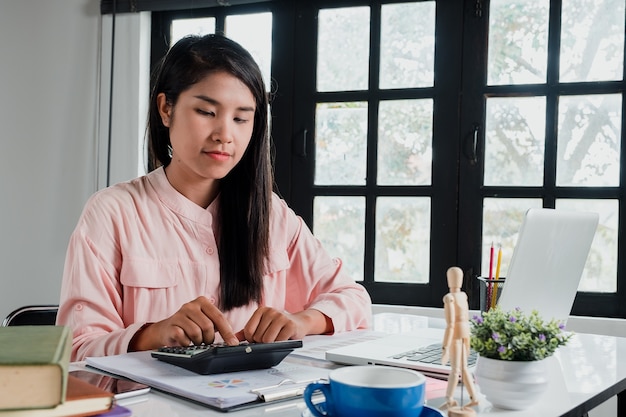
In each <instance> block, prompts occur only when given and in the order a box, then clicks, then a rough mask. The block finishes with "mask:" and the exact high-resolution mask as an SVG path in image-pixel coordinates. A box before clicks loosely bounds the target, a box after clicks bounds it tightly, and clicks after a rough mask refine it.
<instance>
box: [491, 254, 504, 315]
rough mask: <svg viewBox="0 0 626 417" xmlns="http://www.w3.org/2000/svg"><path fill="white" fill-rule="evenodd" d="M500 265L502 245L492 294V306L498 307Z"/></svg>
mask: <svg viewBox="0 0 626 417" xmlns="http://www.w3.org/2000/svg"><path fill="white" fill-rule="evenodd" d="M500 264H502V244H498V260H497V261H496V282H495V283H494V284H493V291H492V293H491V306H492V307H495V306H496V301H497V299H498V282H497V281H498V280H499V279H500Z"/></svg>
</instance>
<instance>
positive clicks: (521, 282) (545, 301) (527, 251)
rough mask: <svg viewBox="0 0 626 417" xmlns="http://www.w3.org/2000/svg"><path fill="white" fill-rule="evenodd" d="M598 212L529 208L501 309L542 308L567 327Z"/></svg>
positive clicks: (504, 287)
mask: <svg viewBox="0 0 626 417" xmlns="http://www.w3.org/2000/svg"><path fill="white" fill-rule="evenodd" d="M597 226H598V214H597V213H590V212H578V211H568V210H558V209H557V210H555V209H545V208H544V209H536V208H533V209H530V210H528V211H527V212H526V215H525V217H524V220H523V222H522V226H521V228H520V232H519V236H518V239H517V244H516V245H515V249H514V251H513V255H512V257H511V262H510V264H509V268H508V271H507V273H506V281H505V285H504V286H503V288H502V293H501V295H500V299H499V301H498V305H499V306H500V308H501V309H503V310H505V311H509V310H512V309H514V308H516V307H519V308H521V309H522V310H523V311H525V312H528V313H530V312H531V311H532V310H537V311H538V312H539V313H540V314H541V316H542V317H543V318H544V320H550V319H557V320H559V321H562V322H563V323H565V322H566V321H567V318H568V316H569V315H570V312H571V310H572V305H573V304H574V298H575V297H576V292H577V290H578V285H579V283H580V278H581V276H582V273H583V269H584V267H585V263H586V261H587V255H588V254H589V249H590V248H591V243H592V241H593V237H594V235H595V232H596V228H597Z"/></svg>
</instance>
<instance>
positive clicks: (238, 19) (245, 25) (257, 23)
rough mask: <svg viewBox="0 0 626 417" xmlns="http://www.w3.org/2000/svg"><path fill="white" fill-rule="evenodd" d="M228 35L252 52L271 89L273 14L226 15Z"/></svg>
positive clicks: (267, 85) (267, 86)
mask: <svg viewBox="0 0 626 417" xmlns="http://www.w3.org/2000/svg"><path fill="white" fill-rule="evenodd" d="M225 27H226V36H228V37H229V38H231V39H232V40H234V41H236V42H238V43H240V44H241V46H243V47H244V48H246V49H247V50H248V52H250V55H252V56H253V57H254V60H255V61H256V62H257V64H258V65H259V68H261V73H262V74H263V81H264V82H265V87H266V88H267V89H270V80H271V65H272V14H271V13H255V14H241V15H231V16H227V17H226V23H225Z"/></svg>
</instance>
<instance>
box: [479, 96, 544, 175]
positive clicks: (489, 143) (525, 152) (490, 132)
mask: <svg viewBox="0 0 626 417" xmlns="http://www.w3.org/2000/svg"><path fill="white" fill-rule="evenodd" d="M545 109H546V99H545V97H515V98H490V99H488V100H487V115H486V117H487V120H486V128H485V179H484V184H485V185H518V186H541V185H543V160H544V148H545V140H544V136H545V120H546V116H545Z"/></svg>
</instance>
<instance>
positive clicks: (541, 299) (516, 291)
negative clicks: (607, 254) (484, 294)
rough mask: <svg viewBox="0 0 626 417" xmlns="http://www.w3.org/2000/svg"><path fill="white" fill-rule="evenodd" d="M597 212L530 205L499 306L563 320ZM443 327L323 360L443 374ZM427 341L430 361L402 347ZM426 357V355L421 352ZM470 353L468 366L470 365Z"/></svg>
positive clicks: (420, 346) (338, 351) (354, 347)
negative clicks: (536, 207)
mask: <svg viewBox="0 0 626 417" xmlns="http://www.w3.org/2000/svg"><path fill="white" fill-rule="evenodd" d="M597 225H598V214H597V213H589V212H578V211H566V210H554V209H543V208H542V209H530V210H528V211H527V212H526V214H525V216H524V219H523V221H522V226H521V228H520V231H519V235H518V239H517V243H516V245H515V248H514V250H513V254H512V257H511V262H510V264H509V268H508V271H507V274H506V275H507V276H506V283H505V285H504V286H503V289H502V291H501V294H500V299H499V301H498V305H499V306H500V307H501V308H502V309H503V310H505V311H508V310H512V309H514V308H516V307H520V308H521V309H522V310H524V311H528V312H530V311H531V310H533V309H534V310H537V311H539V313H540V314H541V315H542V317H544V318H545V319H551V318H554V319H557V320H560V321H563V322H564V323H565V322H566V320H567V317H568V316H569V314H570V312H571V309H572V305H573V303H574V298H575V297H576V291H577V289H578V285H579V283H580V278H581V276H582V272H583V268H584V266H585V263H586V260H587V256H588V254H589V250H590V248H591V243H592V241H593V237H594V235H595V231H596V228H597ZM443 335H444V329H437V328H425V329H424V330H423V331H420V332H419V334H417V333H410V334H393V335H388V336H383V337H381V338H379V339H376V340H370V341H365V342H359V343H354V344H351V345H347V346H342V347H338V348H335V349H331V350H328V351H327V352H326V359H327V360H330V361H333V362H337V363H343V364H348V365H367V364H376V365H391V366H400V367H405V368H411V369H415V370H418V371H420V372H422V373H424V374H426V375H431V376H439V377H442V376H446V377H447V375H448V374H449V373H450V366H449V365H442V364H441V361H440V360H438V357H439V354H440V353H441V342H442V340H443ZM429 346H431V347H432V348H433V349H434V352H435V353H437V356H429V357H430V358H431V359H430V362H428V360H427V361H426V362H424V361H422V360H413V359H409V358H408V356H407V353H408V352H412V351H419V352H421V351H422V350H425V349H426V348H427V347H429ZM421 356H428V355H421ZM473 359H474V358H472V357H470V358H468V368H470V370H471V369H472V368H473V367H474V363H473Z"/></svg>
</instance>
